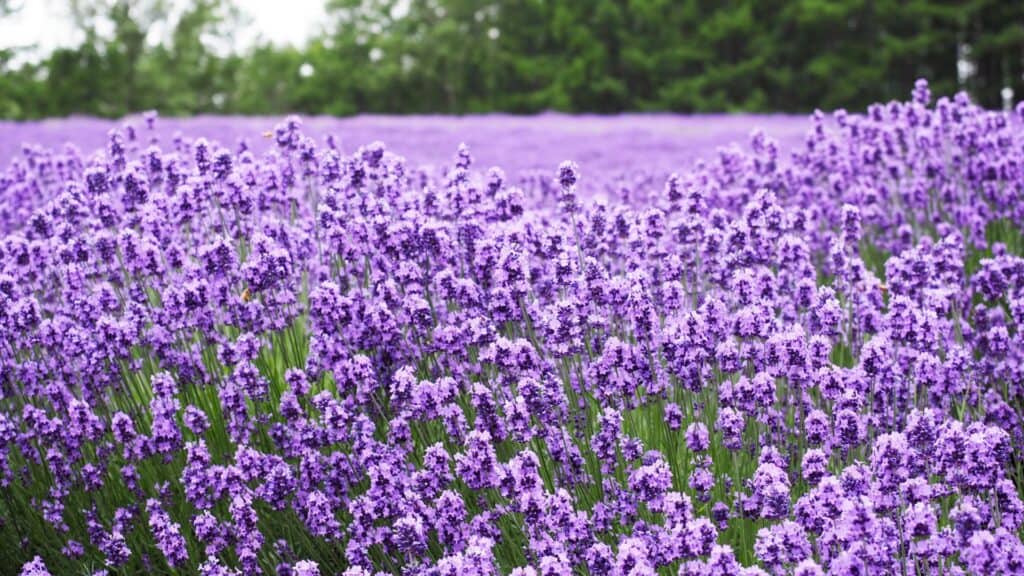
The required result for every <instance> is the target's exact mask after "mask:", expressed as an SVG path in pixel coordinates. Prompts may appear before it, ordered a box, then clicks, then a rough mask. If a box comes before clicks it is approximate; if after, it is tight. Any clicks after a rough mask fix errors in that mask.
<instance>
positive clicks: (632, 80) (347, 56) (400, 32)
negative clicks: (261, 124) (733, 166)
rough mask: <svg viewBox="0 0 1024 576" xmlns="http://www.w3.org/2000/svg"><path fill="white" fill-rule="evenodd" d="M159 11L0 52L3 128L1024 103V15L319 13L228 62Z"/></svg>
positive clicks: (943, 0) (568, 6)
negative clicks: (949, 96) (48, 122)
mask: <svg viewBox="0 0 1024 576" xmlns="http://www.w3.org/2000/svg"><path fill="white" fill-rule="evenodd" d="M8 1H9V0H8ZM3 4H4V1H3V0H0V17H2V14H3V12H4V7H3ZM171 4H173V3H171V2H169V1H168V0H93V1H88V0H71V1H70V3H69V5H70V8H71V13H72V14H73V15H74V21H75V26H76V28H77V29H78V30H79V32H80V33H81V35H82V37H83V38H84V41H83V42H82V43H81V44H80V45H78V46H77V47H73V48H60V49H57V50H55V51H53V52H52V53H51V54H49V55H47V56H45V57H44V58H42V59H41V60H39V61H38V62H28V63H23V62H20V60H19V59H18V58H17V55H18V52H17V50H6V51H3V52H0V71H2V77H0V80H2V81H0V117H6V118H37V117H43V116H64V115H68V114H90V115H98V116H110V117H117V116H122V115H125V114H128V113H131V112H136V111H140V110H146V109H158V110H160V111H161V113H162V114H165V115H188V114H199V113H222V114H228V113H230V114H282V113H285V112H300V113H322V114H335V115H348V114H355V113H363V112H369V113H458V114H461V113H476V112H490V111H506V112H514V113H530V112H537V111H541V110H561V111H567V112H601V113H610V112H620V111H627V110H640V111H676V112H720V111H759V112H760V111H780V112H803V111H808V110H813V109H815V108H823V109H834V108H841V107H842V108H848V109H861V108H863V107H864V106H866V105H867V104H869V103H871V102H876V101H885V100H889V99H894V98H903V97H904V96H905V95H906V94H907V93H908V91H909V89H910V87H911V85H912V84H913V81H914V79H915V78H918V77H926V78H928V79H929V80H930V81H931V83H932V86H933V89H934V90H935V91H936V92H937V93H951V92H953V91H956V90H959V89H966V90H968V91H970V92H971V94H972V95H973V97H974V98H975V99H976V100H977V101H979V102H980V103H982V104H984V105H986V106H988V107H1000V106H1001V105H1002V99H1003V92H1004V89H1005V88H1010V89H1012V90H1013V91H1014V93H1015V94H1016V98H1017V99H1020V98H1022V97H1024V69H1022V64H1024V2H1006V1H1004V0H571V1H570V0H327V6H326V14H327V21H326V23H325V28H324V31H323V32H322V33H320V34H318V35H316V36H315V37H313V38H312V39H310V41H309V43H308V44H307V45H306V46H304V47H301V48H296V47H282V46H276V45H273V44H270V43H266V42H261V43H257V44H256V45H254V46H251V47H249V48H247V49H245V50H244V51H242V52H238V51H232V50H230V49H225V46H226V45H227V46H229V45H230V42H228V41H227V40H226V39H228V38H230V37H231V36H232V34H233V33H234V31H235V30H237V29H238V27H239V26H240V25H241V23H242V22H244V14H243V13H241V12H240V11H239V10H238V8H237V7H236V6H235V5H234V4H233V3H232V1H231V0H195V1H193V2H191V3H190V4H189V5H188V6H187V7H186V8H185V9H184V10H183V11H182V10H172V6H171ZM10 8H11V7H10V6H8V7H7V9H8V10H10ZM14 9H16V7H14ZM157 30H159V31H161V32H160V33H159V34H157V33H156V31H157Z"/></svg>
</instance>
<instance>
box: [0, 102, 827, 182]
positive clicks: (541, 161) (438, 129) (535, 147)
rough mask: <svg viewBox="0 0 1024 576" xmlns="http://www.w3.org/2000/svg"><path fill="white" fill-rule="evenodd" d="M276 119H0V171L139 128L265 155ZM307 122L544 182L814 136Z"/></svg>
mask: <svg viewBox="0 0 1024 576" xmlns="http://www.w3.org/2000/svg"><path fill="white" fill-rule="evenodd" d="M279 120H280V118H274V117H245V118H239V117H230V116H198V117H194V118H162V119H160V121H159V122H157V124H156V126H157V129H156V132H155V133H151V132H150V131H148V130H144V129H143V127H144V126H145V123H144V121H143V120H142V118H141V117H129V118H126V119H124V120H123V121H121V120H118V121H114V120H105V119H97V118H84V117H76V118H70V119H48V120H40V121H28V122H12V121H0V165H6V164H7V163H8V161H9V160H10V159H12V158H14V157H16V156H19V155H21V154H22V153H23V149H22V147H23V143H26V142H32V143H33V144H34V145H42V146H45V147H48V148H54V149H60V148H61V146H62V145H63V144H64V143H65V142H70V143H73V144H74V145H75V146H77V147H79V148H80V149H82V150H95V149H102V148H103V147H104V146H106V144H107V140H108V136H107V134H108V132H109V131H110V130H111V129H113V128H115V127H118V126H121V125H122V124H127V125H133V126H135V127H136V128H137V129H139V130H138V133H139V139H140V143H141V144H143V145H144V146H145V145H148V141H149V139H150V138H151V137H153V136H155V137H156V138H158V139H160V141H161V142H162V143H163V144H164V145H170V144H171V143H172V141H173V140H174V138H175V136H176V135H178V136H180V137H182V138H185V139H188V138H190V137H194V136H196V135H206V136H209V135H211V134H213V135H216V137H217V139H218V140H219V141H220V142H221V144H222V145H224V146H227V147H235V148H237V147H238V146H240V145H246V146H249V147H251V148H252V149H254V150H258V151H259V150H264V149H267V148H271V147H273V140H272V139H269V138H264V137H261V136H260V135H261V134H263V133H264V132H266V131H268V130H270V129H271V128H273V127H274V125H275V124H276V123H277V122H278V121H279ZM303 125H304V130H305V131H306V133H307V134H309V135H310V136H313V137H314V138H316V139H317V140H320V141H322V140H323V139H324V138H325V137H327V136H328V135H332V136H333V137H334V138H336V142H337V144H338V145H339V146H340V147H341V148H342V149H343V150H345V151H348V152H352V151H354V150H355V149H356V148H357V147H359V146H361V145H364V144H367V143H369V142H373V141H375V140H380V141H383V142H385V143H386V144H388V145H389V146H390V147H392V148H394V149H395V152H396V153H399V154H402V155H403V156H405V157H406V158H407V159H408V160H409V161H410V163H411V165H413V166H430V165H433V166H438V167H440V166H441V165H447V164H449V163H450V162H451V158H452V155H453V154H454V153H455V150H456V149H457V148H458V146H459V144H460V143H466V144H467V145H469V146H470V148H471V149H472V150H473V154H474V156H476V158H477V160H478V162H479V163H480V164H481V165H484V166H495V165H500V166H502V168H504V169H505V170H507V171H509V173H510V174H517V173H520V172H524V171H531V170H542V171H544V174H545V175H547V174H548V173H549V172H550V171H551V166H552V165H553V163H557V162H556V161H555V160H556V159H557V158H559V157H561V156H563V155H568V156H571V157H572V158H576V159H577V160H578V161H579V162H580V163H581V164H583V165H584V166H586V167H587V170H588V177H589V178H591V179H594V178H595V177H598V176H600V177H607V178H612V177H614V176H624V175H628V174H629V173H630V172H632V171H635V170H639V169H643V170H648V171H649V170H655V171H658V172H663V173H664V174H668V173H669V172H671V171H674V170H679V169H682V168H685V167H687V166H690V165H692V163H693V162H695V161H697V160H700V159H704V160H709V159H711V158H712V157H713V156H714V155H715V154H716V151H717V150H718V149H719V148H721V147H725V146H728V145H730V144H731V143H741V144H745V143H746V142H747V141H748V140H749V137H750V135H751V132H752V130H753V127H758V128H759V129H761V130H762V131H764V133H765V134H766V135H767V136H770V137H772V138H775V139H776V140H778V141H779V142H780V144H782V145H783V147H784V148H785V149H791V148H795V147H796V146H797V145H798V144H799V143H800V141H801V140H802V138H803V136H804V135H805V134H806V132H807V130H808V124H807V122H806V119H805V118H803V117H802V116H796V115H752V114H743V115H721V114H720V115H701V116H684V115H675V114H646V115H645V114H624V115H618V116H597V115H585V116H581V115H573V116H570V115H565V114H557V113H545V114H540V115H537V116H528V117H524V116H513V115H507V114H488V115H473V116H463V117H456V118H453V117H450V116H411V117H409V116H407V117H397V116H372V115H363V116H356V117H351V118H333V117H329V116H314V117H303ZM595 171H601V172H602V173H601V174H595ZM596 179H598V180H602V179H604V178H596Z"/></svg>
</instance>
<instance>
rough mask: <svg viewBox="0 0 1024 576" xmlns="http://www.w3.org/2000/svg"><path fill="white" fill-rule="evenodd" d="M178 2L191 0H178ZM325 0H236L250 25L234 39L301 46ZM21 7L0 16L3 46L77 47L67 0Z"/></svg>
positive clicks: (240, 44)
mask: <svg viewBox="0 0 1024 576" xmlns="http://www.w3.org/2000/svg"><path fill="white" fill-rule="evenodd" d="M175 1H176V2H177V3H179V5H180V4H181V3H185V4H187V3H188V0H175ZM324 3H325V0H235V5H237V6H238V7H239V8H240V9H241V11H242V12H243V13H244V14H245V15H246V16H247V18H248V25H247V26H246V27H245V28H244V29H243V30H241V31H240V33H239V34H238V35H237V37H236V38H234V39H233V42H231V44H233V47H234V48H235V49H236V50H237V49H244V48H246V47H248V46H250V45H252V44H253V43H254V42H255V41H256V39H257V38H264V39H267V40H270V41H271V42H274V43H275V44H291V45H294V46H301V45H303V43H304V42H305V41H306V39H308V38H309V37H310V36H312V35H313V34H314V33H316V32H317V31H319V30H320V29H321V28H322V26H323V21H324ZM14 4H15V6H20V9H19V10H18V11H17V12H15V13H14V14H13V15H10V16H6V17H2V18H0V48H14V47H28V46H35V50H33V51H31V52H29V53H26V54H24V55H23V56H22V58H23V59H28V60H32V59H36V58H38V57H39V56H40V55H44V54H48V53H49V52H50V51H52V50H53V49H54V48H58V47H67V46H74V45H76V44H77V43H79V42H81V37H79V36H78V35H77V34H76V31H75V29H74V27H73V26H72V23H71V18H70V15H69V12H68V2H67V0H14Z"/></svg>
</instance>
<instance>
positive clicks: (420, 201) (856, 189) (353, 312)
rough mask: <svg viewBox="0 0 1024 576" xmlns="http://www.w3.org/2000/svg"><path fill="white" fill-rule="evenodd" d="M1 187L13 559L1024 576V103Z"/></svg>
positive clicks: (384, 145)
mask: <svg viewBox="0 0 1024 576" xmlns="http://www.w3.org/2000/svg"><path fill="white" fill-rule="evenodd" d="M65 143H67V144H65ZM0 162H2V163H3V164H2V166H3V168H2V170H3V172H0V228H2V230H0V234H2V236H3V237H2V240H0V332H2V334H0V336H2V338H0V342H2V345H0V486H2V494H3V497H2V498H0V574H21V575H23V576H41V575H44V574H54V575H65V574H82V575H85V574H97V573H99V574H202V575H204V576H224V575H230V574H245V575H249V574H279V575H282V576H313V575H321V576H327V575H337V574H342V575H344V576H370V575H376V574H403V575H415V576H457V575H472V576H476V575H480V576H484V575H497V574H502V575H505V574H511V575H514V576H568V575H570V574H578V575H593V576H646V575H652V574H663V575H679V576H739V575H758V574H768V575H772V576H782V575H792V576H815V575H825V574H828V575H842V576H868V575H890V574H891V575H900V576H908V575H957V574H978V575H989V574H1006V575H1016V574H1024V544H1022V535H1024V502H1022V500H1021V498H1022V495H1024V429H1022V427H1021V417H1022V416H1024V363H1022V361H1024V331H1022V330H1021V328H1022V327H1024V241H1022V238H1021V226H1022V224H1024V105H1021V106H1018V107H1017V108H1016V110H1015V111H1012V112H995V111H987V110H985V109H982V108H980V107H978V106H976V105H975V104H973V103H971V102H970V100H969V99H968V98H967V97H966V95H964V94H959V95H955V96H954V95H935V97H933V95H932V94H931V93H930V91H929V90H928V87H927V84H926V83H925V82H923V81H919V82H918V83H917V84H916V85H915V86H914V89H913V92H912V94H911V95H909V97H908V99H907V101H905V102H892V103H883V104H876V105H873V106H871V107H870V108H868V109H867V110H862V111H850V112H849V113H847V112H845V111H838V112H834V113H828V114H822V113H817V114H815V115H813V116H811V117H806V118H805V117H786V116H742V115H740V116H693V117H682V116H672V115H649V116H644V115H631V116H620V117H597V116H595V117H586V116H563V115H555V114H546V115H541V116H537V117H513V116H500V115H496V116H476V117H461V118H454V117H405V118H403V117H356V118H352V119H344V120H339V119H331V118H326V117H317V118H304V119H298V118H294V117H292V118H288V119H284V120H282V119H265V118H225V117H199V118H193V119H164V118H158V117H157V116H155V115H152V114H148V115H145V116H139V117H132V118H128V119H126V120H124V121H120V122H108V121H101V120H93V119H85V118H75V119H68V120H50V121H44V122H37V123H0Z"/></svg>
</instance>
